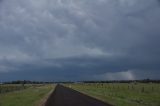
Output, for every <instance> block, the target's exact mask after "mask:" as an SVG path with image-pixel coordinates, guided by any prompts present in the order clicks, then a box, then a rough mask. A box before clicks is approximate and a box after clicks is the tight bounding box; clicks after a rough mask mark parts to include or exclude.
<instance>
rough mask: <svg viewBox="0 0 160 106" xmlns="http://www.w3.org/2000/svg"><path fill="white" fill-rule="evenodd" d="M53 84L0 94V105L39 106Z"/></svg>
mask: <svg viewBox="0 0 160 106" xmlns="http://www.w3.org/2000/svg"><path fill="white" fill-rule="evenodd" d="M53 88H54V86H53V85H44V86H31V87H29V88H27V89H24V90H18V91H13V92H9V93H2V94H0V106H39V104H40V102H42V101H43V98H45V97H46V96H47V94H48V93H49V92H50V91H52V90H53Z"/></svg>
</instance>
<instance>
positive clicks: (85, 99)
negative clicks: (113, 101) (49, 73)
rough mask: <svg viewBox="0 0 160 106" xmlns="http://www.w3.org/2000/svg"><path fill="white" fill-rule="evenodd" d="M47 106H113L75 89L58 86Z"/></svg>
mask: <svg viewBox="0 0 160 106" xmlns="http://www.w3.org/2000/svg"><path fill="white" fill-rule="evenodd" d="M45 106H112V105H109V104H107V103H104V102H102V101H100V100H97V99H95V98H92V97H90V96H87V95H84V94H82V93H80V92H77V91H75V90H73V89H70V88H67V87H64V86H62V85H57V86H56V88H55V91H54V92H53V93H52V94H51V96H50V97H49V98H48V100H47V102H46V104H45Z"/></svg>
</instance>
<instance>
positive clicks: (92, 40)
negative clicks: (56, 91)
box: [0, 0, 160, 81]
mask: <svg viewBox="0 0 160 106" xmlns="http://www.w3.org/2000/svg"><path fill="white" fill-rule="evenodd" d="M145 78H151V79H159V78H160V0H0V80H1V81H10V80H24V79H25V80H41V81H43V80H44V81H53V80H54V81H69V80H70V81H77V80H134V79H145Z"/></svg>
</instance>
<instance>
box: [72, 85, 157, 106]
mask: <svg viewBox="0 0 160 106" xmlns="http://www.w3.org/2000/svg"><path fill="white" fill-rule="evenodd" d="M69 86H71V87H72V88H73V89H75V90H78V91H80V92H82V93H85V94H87V95H90V96H92V97H95V98H97V99H100V100H102V101H105V102H107V103H110V104H113V105H115V106H160V84H141V83H137V84H119V83H116V84H72V85H69Z"/></svg>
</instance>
